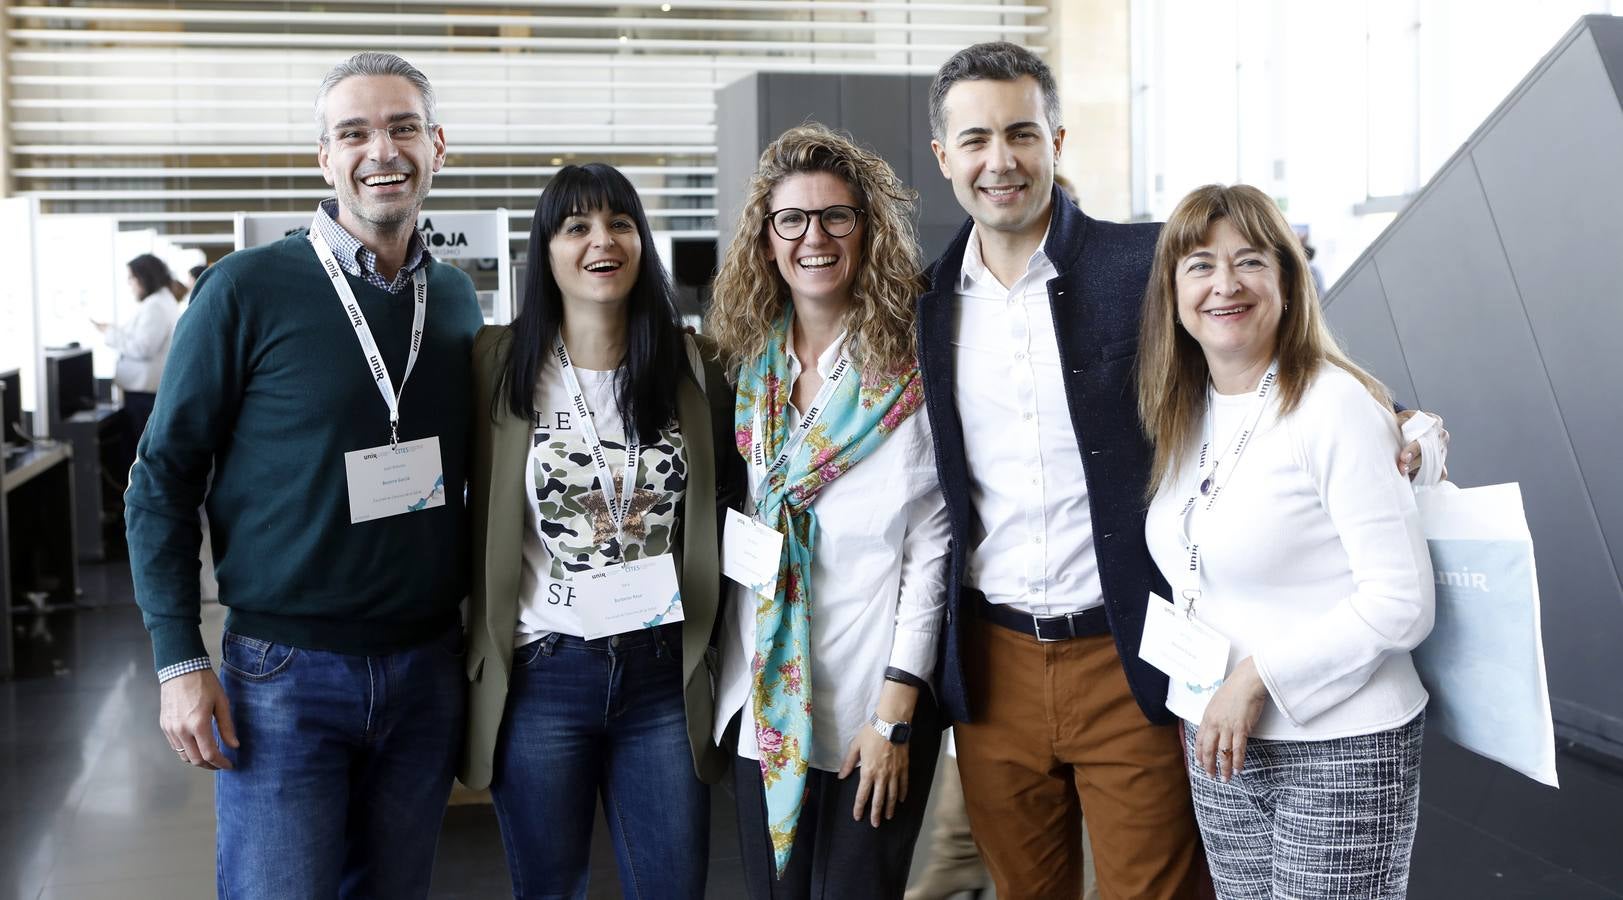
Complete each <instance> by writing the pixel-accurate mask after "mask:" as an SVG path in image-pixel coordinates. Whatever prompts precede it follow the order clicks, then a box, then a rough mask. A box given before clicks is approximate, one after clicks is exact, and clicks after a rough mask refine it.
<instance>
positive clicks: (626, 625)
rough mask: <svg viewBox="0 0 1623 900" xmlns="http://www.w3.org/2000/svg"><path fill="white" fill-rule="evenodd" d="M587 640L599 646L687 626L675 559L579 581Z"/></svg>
mask: <svg viewBox="0 0 1623 900" xmlns="http://www.w3.org/2000/svg"><path fill="white" fill-rule="evenodd" d="M574 587H575V612H577V613H579V614H580V627H581V637H583V638H585V639H586V640H588V641H590V640H595V639H597V638H600V637H608V636H609V635H613V634H625V633H626V632H628V631H637V630H640V629H643V628H655V627H658V626H660V625H664V624H666V623H669V622H680V621H682V590H681V587H680V585H679V584H678V583H677V580H676V560H675V558H673V557H672V556H671V555H670V554H668V553H667V554H665V555H663V556H651V557H649V558H647V559H639V560H634V561H632V562H623V563H619V564H617V565H612V566H604V567H603V568H601V569H592V570H591V571H588V572H576V573H575V577H574Z"/></svg>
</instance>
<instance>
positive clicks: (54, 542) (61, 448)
mask: <svg viewBox="0 0 1623 900" xmlns="http://www.w3.org/2000/svg"><path fill="white" fill-rule="evenodd" d="M73 518H74V515H73V448H72V447H71V446H69V445H67V444H56V443H53V444H40V445H36V446H33V447H29V448H27V449H26V450H24V451H23V452H22V453H21V454H10V455H7V457H6V460H5V467H4V470H3V471H0V678H10V677H11V674H12V667H13V657H12V646H11V633H12V632H11V617H12V613H13V611H14V606H20V607H23V608H25V609H28V608H37V607H38V606H39V601H43V602H44V604H45V605H47V606H71V605H73V604H74V603H75V602H76V599H77V593H78V586H79V585H78V582H79V567H78V554H77V551H76V548H75V545H74V533H73ZM30 595H33V597H32V598H31V597H30Z"/></svg>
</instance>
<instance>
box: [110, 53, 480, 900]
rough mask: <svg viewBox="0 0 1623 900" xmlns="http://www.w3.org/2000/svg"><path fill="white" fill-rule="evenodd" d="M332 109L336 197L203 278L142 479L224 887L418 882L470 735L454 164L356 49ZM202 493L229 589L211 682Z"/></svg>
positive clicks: (142, 522)
mask: <svg viewBox="0 0 1623 900" xmlns="http://www.w3.org/2000/svg"><path fill="white" fill-rule="evenodd" d="M315 117H316V122H317V124H318V127H319V128H320V131H319V136H318V137H317V143H316V161H317V163H318V164H319V165H320V167H321V172H322V175H323V177H325V178H326V180H327V183H328V184H329V185H331V186H332V187H333V188H334V190H335V191H336V193H337V198H336V199H327V200H324V201H322V202H321V203H320V204H319V205H318V206H317V208H316V210H315V211H314V216H313V218H312V221H311V225H310V229H309V230H308V231H301V232H297V233H294V234H292V235H289V236H288V237H286V238H284V239H282V240H279V241H277V242H275V243H272V244H267V245H265V246H263V247H255V248H252V249H249V250H243V251H239V252H237V253H233V254H231V255H230V256H228V257H226V258H225V259H223V260H221V261H220V262H219V263H218V264H216V265H215V266H214V267H212V268H211V269H209V271H207V272H205V273H204V274H203V277H202V278H201V279H200V280H199V281H198V283H197V290H196V292H195V295H194V297H193V300H192V306H191V308H190V309H189V310H188V311H187V312H186V314H185V315H184V316H182V317H181V320H180V324H179V325H178V326H177V328H176V331H175V339H174V348H173V351H172V353H171V354H170V358H169V364H168V373H167V374H166V376H165V377H164V379H163V383H162V385H161V386H160V387H159V389H158V400H157V405H156V407H155V409H154V411H153V415H152V420H151V422H150V423H149V426H148V429H147V434H146V436H145V437H144V438H142V440H141V446H140V454H139V456H138V458H137V460H136V463H135V465H134V466H133V467H132V469H131V471H130V487H129V490H128V491H127V492H126V494H125V498H124V499H125V517H126V521H127V531H128V535H129V547H130V569H131V572H132V574H133V576H134V580H135V599H136V602H137V603H138V604H140V606H141V614H142V619H143V621H144V622H145V624H146V627H147V630H148V632H150V634H151V636H152V646H153V656H154V661H155V664H156V668H157V670H158V680H159V681H160V683H161V684H160V691H161V697H160V712H159V726H160V728H161V729H162V731H163V733H164V736H165V737H167V738H168V740H169V746H170V748H171V749H172V750H173V752H174V753H175V754H176V755H177V758H178V759H180V760H181V761H182V762H183V763H186V764H189V765H192V766H196V767H198V768H200V769H205V770H209V771H213V772H215V776H214V779H215V781H214V808H215V816H216V819H217V827H216V829H215V836H214V840H215V846H216V859H217V865H216V872H217V879H218V889H219V894H220V896H221V897H231V898H233V900H241V898H249V900H252V898H285V897H389V898H413V897H423V896H426V895H427V893H428V887H429V879H430V875H431V873H432V868H433V861H434V848H435V844H436V843H437V841H438V838H439V830H440V821H441V818H442V817H443V814H444V810H445V803H446V798H447V797H448V796H449V794H450V790H451V782H452V776H453V773H454V770H455V765H456V754H457V748H458V747H459V746H460V744H461V735H462V719H463V707H464V702H465V690H464V688H465V684H466V680H465V677H464V674H463V671H464V670H463V655H462V623H461V616H460V612H459V606H460V604H461V602H462V598H463V597H464V596H465V595H466V594H467V590H468V568H467V539H466V537H467V536H466V524H467V523H466V516H465V514H464V511H463V502H464V501H463V498H464V494H465V491H464V485H465V483H466V468H467V455H468V454H467V439H468V435H469V434H470V433H471V432H472V429H473V416H472V413H471V411H470V408H469V403H468V397H469V396H470V395H471V392H472V383H471V378H470V366H469V355H470V353H471V352H472V348H473V336H474V333H475V332H476V331H477V330H478V328H479V325H480V322H481V316H480V312H479V304H478V300H477V298H476V297H475V295H474V289H473V283H472V281H470V280H469V278H468V276H467V275H465V274H463V273H462V271H461V270H459V269H457V268H456V267H455V266H451V265H445V264H442V263H437V262H435V261H434V259H433V257H432V256H430V255H429V253H428V249H427V247H425V246H424V245H423V242H422V240H421V239H420V238H419V237H418V236H417V230H416V227H415V226H416V223H417V216H418V213H419V212H420V211H421V209H422V205H423V201H424V199H425V198H426V197H427V195H428V192H429V188H430V186H431V184H432V181H433V177H434V173H435V172H437V171H438V170H439V169H440V167H441V165H443V164H444V162H445V133H444V131H443V130H442V129H441V128H440V127H439V126H438V125H436V124H435V121H434V91H433V87H432V86H431V85H430V84H429V81H428V79H427V78H426V77H425V76H424V75H423V73H422V72H421V71H420V70H418V69H417V68H416V67H414V66H412V65H411V64H410V63H408V62H406V61H405V60H403V59H401V58H400V57H398V56H395V55H393V54H389V53H360V54H357V55H355V56H353V57H351V58H349V59H348V60H345V61H344V62H342V63H340V64H339V65H337V66H335V67H334V68H333V69H332V70H330V71H329V72H328V73H327V75H326V77H325V78H324V79H323V80H322V83H321V86H320V88H319V89H318V92H317V94H316V102H315ZM211 472H212V475H211ZM402 479H404V480H403V481H402ZM205 501H206V507H207V511H208V518H209V525H210V531H211V544H212V546H213V548H214V551H215V557H216V560H217V562H218V565H217V567H216V572H217V574H218V577H219V586H220V602H221V604H222V605H224V606H226V607H228V608H229V609H230V614H229V616H228V617H227V619H226V627H225V634H224V636H223V640H222V649H221V663H220V674H219V675H218V676H216V674H215V672H214V670H213V668H212V666H211V662H210V659H209V654H208V650H207V648H206V645H205V644H204V641H203V635H202V632H201V630H200V627H199V624H200V602H199V598H198V592H199V586H198V571H197V569H198V550H199V540H200V529H199V518H198V514H197V510H198V507H199V506H200V505H204V504H205Z"/></svg>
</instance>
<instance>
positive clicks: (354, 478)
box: [344, 437, 445, 525]
mask: <svg viewBox="0 0 1623 900" xmlns="http://www.w3.org/2000/svg"><path fill="white" fill-rule="evenodd" d="M344 473H345V475H346V476H347V477H348V481H349V522H350V524H351V525H354V524H356V523H358V522H370V521H372V520H373V519H385V518H388V517H389V516H398V515H403V514H405V513H412V512H418V511H419V510H424V509H433V508H434V507H436V506H444V505H445V472H444V469H443V468H441V465H440V439H439V438H437V437H431V438H423V439H422V440H418V441H406V442H404V443H400V444H396V445H395V446H393V447H391V446H389V445H388V444H384V445H382V446H380V447H369V448H367V449H365V450H351V451H350V452H348V453H345V454H344Z"/></svg>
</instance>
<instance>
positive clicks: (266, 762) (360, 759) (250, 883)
mask: <svg viewBox="0 0 1623 900" xmlns="http://www.w3.org/2000/svg"><path fill="white" fill-rule="evenodd" d="M461 645H462V636H461V633H460V631H455V632H451V633H448V634H447V635H445V636H444V637H442V638H438V639H436V640H434V641H432V642H431V643H429V644H426V645H424V646H421V647H417V648H414V649H411V650H406V651H402V652H400V653H393V654H389V655H387V656H350V655H347V654H343V653H331V652H326V651H321V650H304V649H296V648H293V647H289V646H286V645H284V644H273V643H270V642H267V641H261V640H256V639H254V638H250V637H244V636H242V635H237V634H232V633H230V632H227V633H226V635H225V646H224V650H223V657H224V660H223V664H222V665H221V666H220V680H221V683H223V684H224V685H225V692H226V695H227V697H229V698H230V701H231V718H232V721H233V722H234V723H235V724H236V727H237V737H238V738H239V739H240V741H241V743H242V746H241V748H239V749H237V750H235V751H233V750H231V749H230V748H225V752H226V755H227V756H229V757H230V758H231V762H232V764H233V766H235V768H232V769H226V770H221V771H220V772H219V773H217V774H216V775H215V782H214V808H215V815H216V817H217V818H218V819H219V825H218V830H217V837H216V852H217V871H218V882H219V892H220V897H221V898H230V900H242V898H258V897H263V898H267V900H270V898H275V900H285V898H301V897H310V898H323V900H325V898H332V897H346V898H347V897H357V898H359V897H366V898H371V897H390V898H394V897H425V896H427V895H428V882H429V875H430V873H431V871H432V868H433V864H434V845H435V843H436V842H437V841H438V840H439V832H440V820H441V819H442V818H443V816H444V813H445V801H446V798H447V797H448V796H449V795H450V792H451V779H452V776H453V774H454V772H455V765H456V756H457V752H458V750H459V749H460V747H461V744H462V718H463V708H464V703H465V697H466V693H465V681H466V679H465V678H464V677H463V674H462V655H461ZM223 746H224V745H223V744H222V747H223Z"/></svg>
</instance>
